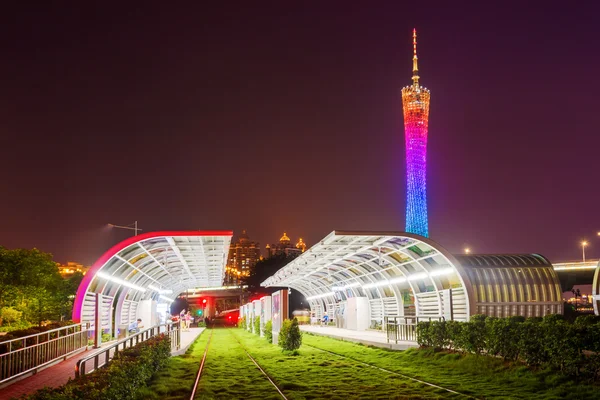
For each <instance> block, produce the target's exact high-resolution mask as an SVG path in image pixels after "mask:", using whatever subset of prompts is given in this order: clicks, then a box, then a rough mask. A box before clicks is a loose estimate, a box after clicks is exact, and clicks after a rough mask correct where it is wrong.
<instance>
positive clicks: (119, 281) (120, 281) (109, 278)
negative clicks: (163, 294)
mask: <svg viewBox="0 0 600 400" xmlns="http://www.w3.org/2000/svg"><path fill="white" fill-rule="evenodd" d="M96 276H97V277H100V278H103V279H106V280H107V281H111V282H114V283H117V284H119V285H122V286H126V287H128V288H131V289H135V290H139V291H140V292H142V293H143V292H145V291H146V289H144V288H143V287H141V286H138V285H135V284H133V283H129V282H127V281H125V280H123V279H119V278H116V277H114V276H112V275H108V274H105V273H104V272H97V273H96Z"/></svg>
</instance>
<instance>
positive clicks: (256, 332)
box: [253, 317, 260, 336]
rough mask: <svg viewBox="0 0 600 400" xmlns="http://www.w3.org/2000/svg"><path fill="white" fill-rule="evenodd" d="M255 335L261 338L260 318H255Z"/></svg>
mask: <svg viewBox="0 0 600 400" xmlns="http://www.w3.org/2000/svg"><path fill="white" fill-rule="evenodd" d="M253 329H254V333H255V334H257V335H258V336H260V317H254V327H253Z"/></svg>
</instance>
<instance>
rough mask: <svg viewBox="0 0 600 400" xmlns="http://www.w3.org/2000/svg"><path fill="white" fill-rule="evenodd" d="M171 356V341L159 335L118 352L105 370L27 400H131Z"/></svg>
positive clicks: (39, 393) (29, 397)
mask: <svg viewBox="0 0 600 400" xmlns="http://www.w3.org/2000/svg"><path fill="white" fill-rule="evenodd" d="M170 355H171V340H170V339H169V338H168V337H167V336H165V335H160V336H156V337H153V338H150V339H148V340H147V341H145V342H142V343H140V344H138V345H136V346H135V347H131V348H128V349H125V350H123V351H122V352H120V353H119V354H118V355H117V357H116V358H115V359H114V360H112V361H111V362H110V364H109V365H108V367H106V368H101V369H98V370H96V371H94V372H93V373H91V374H89V375H85V376H82V377H79V378H77V379H75V380H70V381H69V382H68V383H66V384H65V385H63V386H60V387H57V388H45V389H41V390H38V391H37V392H35V393H33V394H31V395H29V396H27V397H26V398H25V399H26V400H50V399H53V400H58V399H60V400H84V399H86V400H87V399H89V400H117V399H119V400H121V399H123V400H129V399H131V400H133V399H135V398H136V392H137V390H138V389H139V388H140V387H143V386H145V385H146V384H147V383H148V381H149V380H150V378H152V375H153V374H154V373H155V372H156V371H158V370H159V369H161V368H162V367H164V366H165V365H166V364H167V362H168V361H169V357H170Z"/></svg>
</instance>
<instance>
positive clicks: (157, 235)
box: [72, 231, 233, 322]
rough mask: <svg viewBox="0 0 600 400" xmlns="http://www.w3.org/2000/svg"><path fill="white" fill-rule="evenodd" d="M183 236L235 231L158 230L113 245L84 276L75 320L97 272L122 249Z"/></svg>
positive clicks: (74, 307)
mask: <svg viewBox="0 0 600 400" xmlns="http://www.w3.org/2000/svg"><path fill="white" fill-rule="evenodd" d="M182 236H233V231H158V232H147V233H142V234H140V235H137V236H132V237H130V238H128V239H125V240H123V241H122V242H120V243H117V244H116V245H114V246H113V247H111V248H110V249H109V250H108V251H107V252H106V253H104V254H103V255H102V256H101V257H100V258H99V259H98V260H97V261H96V262H95V263H94V265H92V267H91V268H90V269H89V270H88V272H87V273H86V274H85V276H84V277H83V280H82V281H81V284H80V285H79V288H78V289H77V295H76V296H75V302H74V303H73V315H72V317H73V321H75V322H80V321H81V311H82V309H83V301H84V300H85V294H86V292H87V290H88V287H89V286H90V283H92V280H93V279H94V277H95V276H96V273H97V272H98V271H100V269H102V267H103V266H104V265H105V264H106V263H107V262H108V261H109V260H110V259H111V258H113V257H114V256H115V255H116V254H118V253H119V252H120V251H121V250H123V249H125V248H127V247H129V246H131V245H132V244H135V243H139V242H143V241H145V240H148V239H153V238H160V237H182Z"/></svg>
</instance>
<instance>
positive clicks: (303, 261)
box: [262, 231, 474, 326]
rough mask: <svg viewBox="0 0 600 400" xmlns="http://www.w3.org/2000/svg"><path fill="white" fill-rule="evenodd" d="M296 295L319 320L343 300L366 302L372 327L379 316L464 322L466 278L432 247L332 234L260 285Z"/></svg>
mask: <svg viewBox="0 0 600 400" xmlns="http://www.w3.org/2000/svg"><path fill="white" fill-rule="evenodd" d="M262 285H263V286H280V287H285V286H287V287H290V288H293V289H296V290H298V291H299V292H301V293H302V294H303V295H304V296H305V297H306V299H307V301H308V302H309V304H310V307H311V310H312V311H313V312H315V313H316V316H317V317H321V316H322V314H323V313H324V312H334V310H335V309H336V306H337V304H338V303H339V302H342V301H344V300H346V299H347V298H348V297H367V298H368V299H369V306H370V319H371V325H372V326H373V325H377V324H378V323H381V322H382V320H383V317H384V316H392V315H394V316H409V315H411V316H418V317H445V318H447V319H448V318H452V319H455V320H463V321H466V320H468V318H469V316H470V315H471V310H472V309H474V303H473V300H472V299H473V295H472V289H471V285H470V282H468V277H467V275H466V274H465V272H464V271H463V269H462V267H461V265H460V264H459V263H458V262H457V261H456V259H455V258H454V257H453V256H452V255H451V254H450V253H449V252H447V251H446V250H445V249H443V248H442V247H441V246H439V245H437V244H435V243H434V242H433V241H431V240H429V239H427V238H424V237H421V236H418V235H412V234H408V233H404V232H402V233H396V232H344V231H334V232H332V233H330V234H329V235H327V236H326V237H325V238H324V239H323V240H321V241H320V242H319V243H317V244H316V245H314V246H313V247H312V248H310V249H309V250H307V251H306V252H304V253H303V254H302V255H301V256H300V257H298V258H296V259H295V260H293V261H291V262H290V263H289V264H288V265H286V266H285V267H284V268H282V269H281V270H279V271H278V272H277V273H276V274H275V275H273V276H271V277H270V278H268V279H267V280H265V281H264V282H263V283H262Z"/></svg>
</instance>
